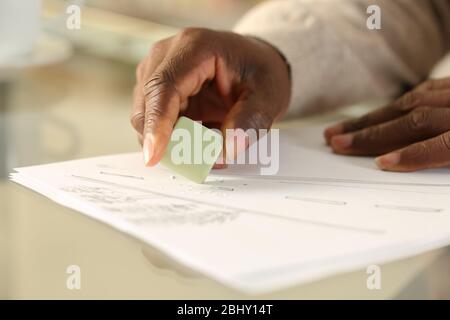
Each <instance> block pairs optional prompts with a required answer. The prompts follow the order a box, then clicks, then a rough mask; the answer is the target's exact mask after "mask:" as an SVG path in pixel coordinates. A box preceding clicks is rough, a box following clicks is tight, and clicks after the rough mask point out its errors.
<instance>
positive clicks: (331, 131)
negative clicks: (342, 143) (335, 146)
mask: <svg viewBox="0 0 450 320" xmlns="http://www.w3.org/2000/svg"><path fill="white" fill-rule="evenodd" d="M343 131H344V127H343V126H342V124H336V125H334V126H331V127H328V128H327V129H325V132H324V136H325V139H326V140H327V141H330V140H331V138H332V137H334V136H336V135H338V134H341V133H342V132H343Z"/></svg>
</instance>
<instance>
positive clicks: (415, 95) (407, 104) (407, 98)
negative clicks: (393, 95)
mask: <svg viewBox="0 0 450 320" xmlns="http://www.w3.org/2000/svg"><path fill="white" fill-rule="evenodd" d="M421 106H430V107H433V108H449V107H450V89H446V90H433V91H417V90H415V91H411V92H408V93H407V94H405V95H404V96H403V97H401V98H400V99H398V100H397V101H395V102H394V103H393V107H394V108H395V109H398V110H401V111H410V110H412V109H415V108H418V107H421Z"/></svg>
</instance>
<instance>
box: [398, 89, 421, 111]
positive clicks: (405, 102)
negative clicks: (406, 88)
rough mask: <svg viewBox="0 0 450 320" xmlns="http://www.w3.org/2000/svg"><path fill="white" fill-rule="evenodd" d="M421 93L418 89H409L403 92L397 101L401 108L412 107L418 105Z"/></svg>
mask: <svg viewBox="0 0 450 320" xmlns="http://www.w3.org/2000/svg"><path fill="white" fill-rule="evenodd" d="M421 97H422V95H421V92H420V91H411V92H408V93H407V94H405V95H404V96H403V97H402V98H400V101H399V103H398V106H400V108H401V109H405V108H414V107H415V106H417V105H420V99H421Z"/></svg>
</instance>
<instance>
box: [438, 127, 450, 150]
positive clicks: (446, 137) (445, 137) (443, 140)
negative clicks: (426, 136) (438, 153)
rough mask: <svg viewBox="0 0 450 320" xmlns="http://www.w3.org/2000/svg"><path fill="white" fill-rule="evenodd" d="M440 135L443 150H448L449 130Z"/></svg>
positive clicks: (449, 142)
mask: <svg viewBox="0 0 450 320" xmlns="http://www.w3.org/2000/svg"><path fill="white" fill-rule="evenodd" d="M440 137H441V138H440V139H441V143H442V145H443V147H444V150H446V151H450V132H447V133H446V134H443V135H441V136H440Z"/></svg>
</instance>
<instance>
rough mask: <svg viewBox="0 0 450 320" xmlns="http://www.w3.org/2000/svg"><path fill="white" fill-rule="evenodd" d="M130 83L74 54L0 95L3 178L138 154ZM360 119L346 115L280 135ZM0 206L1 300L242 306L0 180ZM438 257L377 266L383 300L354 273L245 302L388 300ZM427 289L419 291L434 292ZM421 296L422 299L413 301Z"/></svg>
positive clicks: (123, 73)
mask: <svg viewBox="0 0 450 320" xmlns="http://www.w3.org/2000/svg"><path fill="white" fill-rule="evenodd" d="M133 83H134V70H133V67H131V66H126V65H122V64H119V63H115V62H112V61H108V60H104V59H98V58H94V57H90V56H87V55H81V54H78V55H76V56H75V57H74V58H73V59H72V60H70V61H69V62H67V63H64V64H60V65H57V66H52V67H46V68H41V69H35V70H28V71H26V72H24V73H22V74H19V75H17V76H16V77H15V78H14V79H12V80H11V81H10V83H9V85H7V86H6V85H3V86H2V91H1V93H0V96H1V98H2V100H3V102H0V104H1V108H0V112H1V116H0V128H2V130H3V132H4V138H3V140H0V149H1V150H2V152H1V157H2V161H3V163H4V165H5V166H6V168H7V170H6V172H8V171H10V170H11V169H12V167H15V166H24V165H32V164H37V163H46V162H54V161H62V160H68V159H74V158H83V157H91V156H98V155H102V154H111V153H119V152H133V151H137V150H139V146H138V144H137V139H136V137H135V135H134V132H133V130H132V129H131V127H130V125H129V121H128V114H129V106H130V104H131V96H130V93H131V92H132V86H133ZM364 111H365V110H361V109H360V108H353V109H347V110H344V111H341V113H339V114H334V115H328V116H325V117H322V118H309V119H304V120H299V121H294V122H290V123H281V124H280V126H293V125H305V124H310V123H313V122H321V121H329V120H331V119H338V118H340V117H342V116H344V115H345V114H346V113H347V114H348V113H355V112H364ZM2 161H0V163H2ZM0 197H1V199H0V298H4V297H6V298H39V299H42V298H44V299H45V298H63V299H65V298H69V299H70V298H74V299H81V298H125V299H131V298H137V299H139V298H160V299H163V298H246V296H244V295H242V294H240V293H238V292H234V291H232V290H230V289H227V288H225V287H223V286H221V285H219V284H217V283H215V282H213V281H211V280H208V279H204V278H190V277H188V276H186V275H182V274H179V273H176V272H174V271H173V270H172V269H171V266H170V264H167V263H166V262H165V261H164V259H163V257H161V256H157V255H154V254H152V253H151V251H150V249H149V248H147V247H145V245H143V244H142V243H140V242H139V241H137V240H135V239H132V238H129V237H127V236H126V235H123V234H121V233H119V232H117V231H115V230H113V229H111V228H109V227H107V226H105V225H103V224H101V223H98V222H96V221H93V220H91V219H89V218H87V217H85V216H83V215H80V214H78V213H76V212H74V211H72V210H70V209H67V208H64V207H61V206H59V205H57V204H56V203H53V202H51V201H49V200H48V199H46V198H44V197H42V196H40V195H38V194H37V193H34V192H32V191H30V190H27V189H25V188H23V187H21V186H19V185H15V184H13V183H11V182H8V181H7V180H6V178H5V177H2V178H0ZM442 253H443V250H438V251H433V252H430V253H427V254H425V255H421V256H417V257H413V258H410V259H407V260H402V261H398V262H395V263H391V264H388V265H385V266H382V276H383V282H382V285H383V287H382V290H375V291H370V290H368V289H367V287H366V279H367V274H366V272H365V270H360V271H356V272H352V273H348V274H342V275H338V276H334V277H331V278H328V279H325V280H322V281H318V282H314V283H311V284H307V285H302V286H297V287H293V288H290V289H287V290H284V291H281V292H276V293H273V294H270V295H265V296H261V297H253V298H363V299H364V298H393V297H396V296H398V295H399V294H400V293H401V292H404V289H405V288H409V287H411V284H412V283H414V281H412V280H413V279H417V276H418V275H421V274H424V270H427V268H429V266H430V265H432V264H433V263H435V262H436V261H437V260H438V259H439V258H440V257H442ZM69 265H79V266H80V267H81V286H82V287H81V290H68V289H67V288H66V280H67V276H68V275H67V274H66V268H67V266H69ZM446 266H448V264H447V265H446ZM426 279H428V280H426V281H425V285H426V286H428V285H429V284H430V283H429V282H430V281H431V282H433V280H429V278H426ZM447 283H448V282H447ZM430 285H433V283H431V284H430ZM408 286H409V287H408ZM415 286H416V287H417V285H415ZM422 289H423V287H422ZM428 289H430V287H427V290H426V292H425V291H421V292H422V297H427V295H428V294H429V293H430V291H429V290H428ZM432 289H433V288H432ZM411 290H413V291H414V289H411ZM419 291H420V290H419ZM401 294H404V293H401ZM407 294H408V293H407ZM411 294H412V295H414V294H415V293H414V292H413V293H411Z"/></svg>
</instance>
